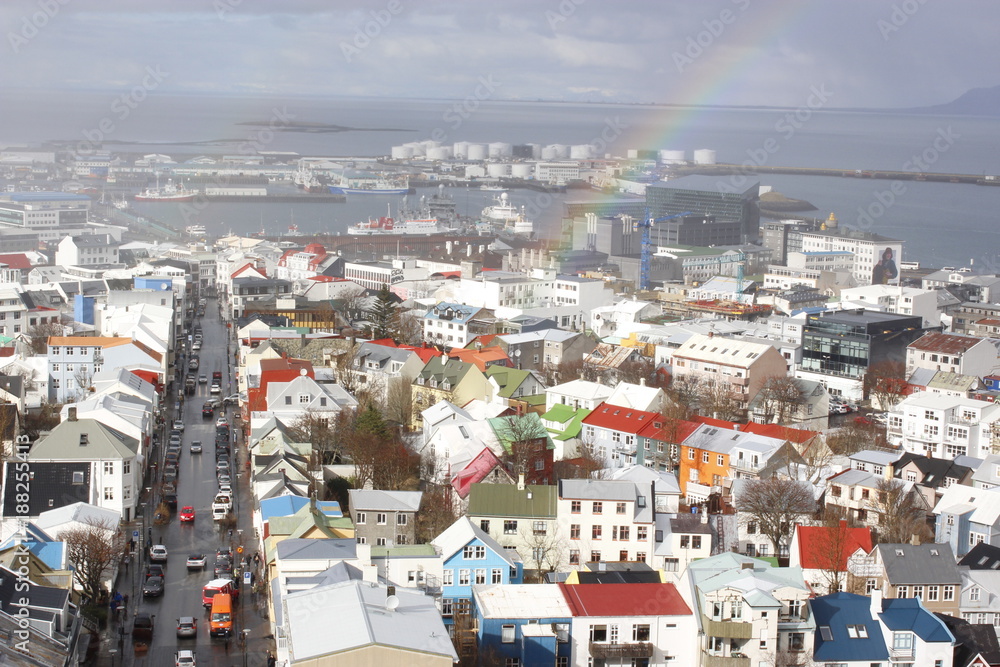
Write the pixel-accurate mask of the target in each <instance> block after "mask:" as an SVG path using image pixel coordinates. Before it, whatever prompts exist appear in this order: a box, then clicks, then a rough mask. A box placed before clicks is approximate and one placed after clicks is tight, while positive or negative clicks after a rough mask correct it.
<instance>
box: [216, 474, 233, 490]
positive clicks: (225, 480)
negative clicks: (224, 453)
mask: <svg viewBox="0 0 1000 667" xmlns="http://www.w3.org/2000/svg"><path fill="white" fill-rule="evenodd" d="M232 483H233V478H232V477H230V476H229V473H225V472H223V473H219V487H220V488H221V487H222V485H223V484H228V485H232Z"/></svg>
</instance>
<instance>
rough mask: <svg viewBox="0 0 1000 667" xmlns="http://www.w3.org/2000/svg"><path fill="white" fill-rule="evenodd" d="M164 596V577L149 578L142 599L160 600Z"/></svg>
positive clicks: (143, 586)
mask: <svg viewBox="0 0 1000 667" xmlns="http://www.w3.org/2000/svg"><path fill="white" fill-rule="evenodd" d="M162 595H163V577H149V578H148V579H146V582H145V583H144V584H143V585H142V597H144V598H158V597H160V596H162Z"/></svg>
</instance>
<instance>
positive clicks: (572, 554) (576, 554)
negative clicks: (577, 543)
mask: <svg viewBox="0 0 1000 667" xmlns="http://www.w3.org/2000/svg"><path fill="white" fill-rule="evenodd" d="M569 564H570V565H579V564H580V550H579V549H570V550H569Z"/></svg>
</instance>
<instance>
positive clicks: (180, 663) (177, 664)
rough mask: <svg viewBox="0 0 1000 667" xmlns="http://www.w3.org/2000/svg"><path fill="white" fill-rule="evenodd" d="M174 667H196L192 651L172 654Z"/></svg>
mask: <svg viewBox="0 0 1000 667" xmlns="http://www.w3.org/2000/svg"><path fill="white" fill-rule="evenodd" d="M174 667H196V666H195V661H194V651H191V650H189V649H184V650H183V651H177V653H174Z"/></svg>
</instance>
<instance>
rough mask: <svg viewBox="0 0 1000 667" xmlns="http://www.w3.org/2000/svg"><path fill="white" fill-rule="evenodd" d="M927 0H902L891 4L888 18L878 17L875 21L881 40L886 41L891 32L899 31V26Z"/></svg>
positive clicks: (907, 21) (907, 20)
mask: <svg viewBox="0 0 1000 667" xmlns="http://www.w3.org/2000/svg"><path fill="white" fill-rule="evenodd" d="M926 2H927V0H903V2H899V3H896V4H894V5H893V6H892V11H891V12H889V18H888V19H879V20H878V21H876V22H875V25H876V27H878V31H879V34H881V35H882V40H883V41H886V42H888V41H889V37H891V36H892V34H893V33H895V32H899V30H900V28H902V27H903V26H904V25H906V24H907V23H909V21H910V19H911V18H913V16H914V15H915V14H916V13H917V12H918V11H920V7H921V6H923V5H924V3H926Z"/></svg>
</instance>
